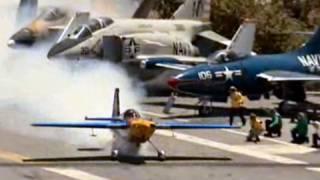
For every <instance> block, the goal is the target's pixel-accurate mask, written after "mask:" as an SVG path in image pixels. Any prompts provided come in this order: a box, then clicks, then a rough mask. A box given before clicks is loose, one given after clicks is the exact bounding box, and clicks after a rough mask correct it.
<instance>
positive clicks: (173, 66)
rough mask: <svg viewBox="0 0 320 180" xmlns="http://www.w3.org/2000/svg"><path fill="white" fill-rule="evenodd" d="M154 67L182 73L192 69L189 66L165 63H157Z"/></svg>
mask: <svg viewBox="0 0 320 180" xmlns="http://www.w3.org/2000/svg"><path fill="white" fill-rule="evenodd" d="M156 66H158V67H163V68H167V69H173V70H179V71H184V70H187V69H189V68H192V67H193V66H191V65H186V64H166V63H157V64H156Z"/></svg>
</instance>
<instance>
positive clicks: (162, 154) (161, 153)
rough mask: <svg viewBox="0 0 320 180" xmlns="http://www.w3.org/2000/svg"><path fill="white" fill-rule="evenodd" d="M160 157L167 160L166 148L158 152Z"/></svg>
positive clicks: (161, 159) (160, 159)
mask: <svg viewBox="0 0 320 180" xmlns="http://www.w3.org/2000/svg"><path fill="white" fill-rule="evenodd" d="M158 159H159V161H164V160H166V153H165V151H164V150H161V151H159V152H158Z"/></svg>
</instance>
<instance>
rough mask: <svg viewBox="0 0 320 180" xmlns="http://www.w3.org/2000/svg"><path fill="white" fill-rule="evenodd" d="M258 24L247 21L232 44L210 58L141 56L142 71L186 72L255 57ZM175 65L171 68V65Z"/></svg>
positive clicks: (235, 35)
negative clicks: (193, 68) (254, 49)
mask: <svg viewBox="0 0 320 180" xmlns="http://www.w3.org/2000/svg"><path fill="white" fill-rule="evenodd" d="M255 31H256V24H255V22H254V21H252V20H245V21H244V23H242V24H241V25H240V27H239V28H238V30H237V32H236V33H235V34H234V36H233V38H232V39H231V42H230V44H229V45H228V46H227V47H226V48H225V49H223V50H218V51H215V52H214V53H212V54H211V55H209V57H207V58H206V57H192V56H183V55H170V54H161V55H139V56H138V57H137V59H139V60H140V61H141V64H140V66H141V68H142V69H157V68H159V67H168V68H172V69H177V70H181V69H182V70H184V69H185V68H188V67H190V68H191V67H193V66H194V65H197V64H217V63H225V62H229V61H231V60H234V59H235V58H236V57H237V58H241V57H246V56H249V55H255V53H254V52H253V51H252V50H253V45H254V40H255ZM172 64H173V65H174V66H172V67H171V65H172Z"/></svg>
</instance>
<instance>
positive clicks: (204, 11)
mask: <svg viewBox="0 0 320 180" xmlns="http://www.w3.org/2000/svg"><path fill="white" fill-rule="evenodd" d="M210 13H211V0H185V2H184V3H183V4H182V5H181V6H180V7H179V8H178V9H177V11H176V12H175V13H174V15H173V18H174V19H191V20H200V21H209V20H210Z"/></svg>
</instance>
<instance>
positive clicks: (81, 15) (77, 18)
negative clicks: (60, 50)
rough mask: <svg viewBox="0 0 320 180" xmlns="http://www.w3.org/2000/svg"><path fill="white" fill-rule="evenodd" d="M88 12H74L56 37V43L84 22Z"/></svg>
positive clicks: (88, 15)
mask: <svg viewBox="0 0 320 180" xmlns="http://www.w3.org/2000/svg"><path fill="white" fill-rule="evenodd" d="M89 17H90V13H89V12H76V14H75V15H74V16H73V17H72V18H71V19H70V21H69V22H68V24H67V26H66V27H65V28H64V30H63V32H62V33H61V35H60V37H59V38H58V41H57V43H59V42H60V41H62V40H63V39H65V38H66V37H68V36H70V33H72V32H71V31H73V30H74V28H75V27H77V26H78V25H80V24H85V23H87V22H88V21H89Z"/></svg>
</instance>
